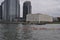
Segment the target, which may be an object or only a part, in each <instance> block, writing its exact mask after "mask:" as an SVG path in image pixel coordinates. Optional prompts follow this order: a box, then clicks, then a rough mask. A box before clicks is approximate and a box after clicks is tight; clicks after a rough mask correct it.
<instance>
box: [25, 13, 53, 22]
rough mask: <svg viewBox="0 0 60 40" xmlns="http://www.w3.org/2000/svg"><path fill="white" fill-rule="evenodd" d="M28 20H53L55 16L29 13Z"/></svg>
mask: <svg viewBox="0 0 60 40" xmlns="http://www.w3.org/2000/svg"><path fill="white" fill-rule="evenodd" d="M26 21H29V22H53V17H51V16H49V15H45V14H28V15H27V16H26Z"/></svg>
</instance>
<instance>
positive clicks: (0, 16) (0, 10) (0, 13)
mask: <svg viewBox="0 0 60 40" xmlns="http://www.w3.org/2000/svg"><path fill="white" fill-rule="evenodd" d="M0 19H2V6H1V5H0Z"/></svg>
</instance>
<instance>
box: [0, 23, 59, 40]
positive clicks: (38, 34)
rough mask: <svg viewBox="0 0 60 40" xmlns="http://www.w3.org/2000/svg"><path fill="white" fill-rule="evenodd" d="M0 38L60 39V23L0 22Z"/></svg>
mask: <svg viewBox="0 0 60 40" xmlns="http://www.w3.org/2000/svg"><path fill="white" fill-rule="evenodd" d="M0 40H60V24H46V25H29V24H27V25H23V24H0Z"/></svg>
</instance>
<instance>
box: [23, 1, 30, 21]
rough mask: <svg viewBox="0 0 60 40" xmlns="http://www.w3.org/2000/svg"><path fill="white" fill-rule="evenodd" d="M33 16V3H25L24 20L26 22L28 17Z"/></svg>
mask: <svg viewBox="0 0 60 40" xmlns="http://www.w3.org/2000/svg"><path fill="white" fill-rule="evenodd" d="M27 14H31V2H30V1H25V2H24V3H23V19H24V21H26V15H27Z"/></svg>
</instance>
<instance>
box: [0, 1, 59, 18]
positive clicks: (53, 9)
mask: <svg viewBox="0 0 60 40" xmlns="http://www.w3.org/2000/svg"><path fill="white" fill-rule="evenodd" d="M2 1H3V0H0V3H1V2H2ZM25 1H31V5H32V14H36V13H41V14H47V15H50V16H54V17H60V0H20V13H21V14H20V15H21V16H22V15H23V3H24V2H25Z"/></svg>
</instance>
